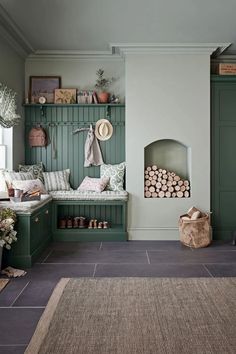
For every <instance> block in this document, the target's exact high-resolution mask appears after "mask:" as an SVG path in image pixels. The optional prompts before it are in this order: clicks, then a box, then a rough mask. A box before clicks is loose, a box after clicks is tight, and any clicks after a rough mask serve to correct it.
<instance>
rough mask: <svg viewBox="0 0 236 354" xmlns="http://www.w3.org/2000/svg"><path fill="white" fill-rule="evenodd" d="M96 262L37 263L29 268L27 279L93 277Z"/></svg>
mask: <svg viewBox="0 0 236 354" xmlns="http://www.w3.org/2000/svg"><path fill="white" fill-rule="evenodd" d="M93 272H94V264H69V263H68V264H49V263H43V264H35V265H34V266H33V268H31V269H27V274H26V276H25V279H29V280H59V279H61V278H78V277H91V276H92V275H93Z"/></svg>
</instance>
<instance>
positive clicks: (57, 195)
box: [50, 190, 128, 201]
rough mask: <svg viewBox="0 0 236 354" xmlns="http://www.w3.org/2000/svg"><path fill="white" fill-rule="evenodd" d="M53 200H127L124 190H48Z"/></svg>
mask: <svg viewBox="0 0 236 354" xmlns="http://www.w3.org/2000/svg"><path fill="white" fill-rule="evenodd" d="M50 195H51V196H52V198H53V200H74V201H76V200H125V201H126V200H128V193H127V192H126V191H115V192H114V191H103V192H94V191H78V190H70V191H57V192H50Z"/></svg>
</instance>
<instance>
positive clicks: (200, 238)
mask: <svg viewBox="0 0 236 354" xmlns="http://www.w3.org/2000/svg"><path fill="white" fill-rule="evenodd" d="M179 233H180V241H181V242H182V243H183V244H184V245H185V246H188V247H192V248H201V247H207V246H208V245H209V244H210V243H211V240H212V235H211V223H210V215H209V214H208V213H203V212H201V211H200V210H199V209H197V208H195V207H192V208H191V209H189V211H188V212H187V214H184V215H181V216H180V218H179Z"/></svg>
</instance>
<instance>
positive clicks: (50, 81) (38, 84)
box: [30, 76, 61, 103]
mask: <svg viewBox="0 0 236 354" xmlns="http://www.w3.org/2000/svg"><path fill="white" fill-rule="evenodd" d="M60 87H61V77H60V76H30V103H39V98H40V97H45V99H46V102H45V103H54V90H55V89H59V88H60Z"/></svg>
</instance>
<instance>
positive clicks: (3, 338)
mask: <svg viewBox="0 0 236 354" xmlns="http://www.w3.org/2000/svg"><path fill="white" fill-rule="evenodd" d="M43 310H44V309H42V308H17V307H11V308H0V319H1V321H0V333H1V335H0V345H1V344H28V343H29V341H30V339H31V337H32V335H33V333H34V330H35V327H36V325H37V323H38V320H39V318H40V316H41V314H42V313H43Z"/></svg>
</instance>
